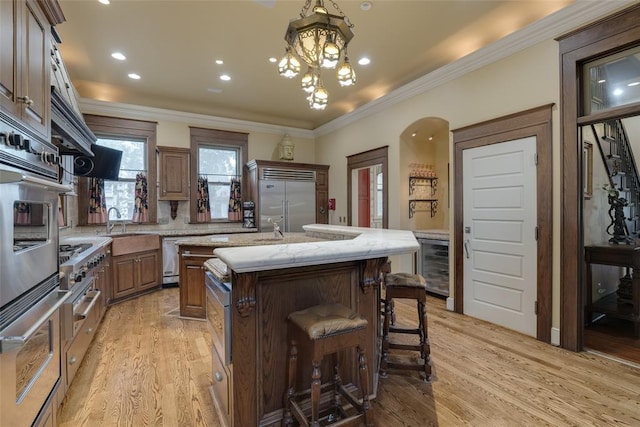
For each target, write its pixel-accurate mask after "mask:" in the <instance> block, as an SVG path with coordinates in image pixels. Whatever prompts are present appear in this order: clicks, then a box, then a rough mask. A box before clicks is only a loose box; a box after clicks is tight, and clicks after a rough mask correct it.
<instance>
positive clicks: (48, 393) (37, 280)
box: [0, 122, 71, 427]
mask: <svg viewBox="0 0 640 427" xmlns="http://www.w3.org/2000/svg"><path fill="white" fill-rule="evenodd" d="M14 129H15V128H10V127H9V126H8V125H7V124H6V123H4V122H1V123H0V231H1V235H2V238H1V239H0V378H2V387H0V425H2V426H16V427H20V426H30V425H32V424H33V423H34V422H35V421H36V420H37V418H38V415H39V414H40V413H41V411H42V410H43V408H44V407H45V406H46V405H47V402H48V400H50V399H52V398H53V396H54V395H55V392H56V390H57V388H58V387H59V384H60V379H61V368H60V357H61V356H60V333H61V332H60V307H61V306H62V305H63V304H64V303H65V302H66V301H67V300H68V299H69V298H70V296H71V293H70V292H69V291H65V290H61V289H60V278H59V268H58V221H57V218H58V196H59V194H60V193H64V192H67V191H70V190H71V188H70V187H67V186H62V185H60V184H58V181H57V176H58V155H57V149H56V148H55V146H53V145H52V144H50V143H47V142H42V141H39V140H33V141H31V140H29V139H28V138H27V137H25V136H24V135H21V134H19V133H16V132H15V130H14Z"/></svg>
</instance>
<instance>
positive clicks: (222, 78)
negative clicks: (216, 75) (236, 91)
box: [220, 74, 231, 82]
mask: <svg viewBox="0 0 640 427" xmlns="http://www.w3.org/2000/svg"><path fill="white" fill-rule="evenodd" d="M220 80H224V81H225V82H228V81H229V80H231V76H229V75H228V74H221V75H220Z"/></svg>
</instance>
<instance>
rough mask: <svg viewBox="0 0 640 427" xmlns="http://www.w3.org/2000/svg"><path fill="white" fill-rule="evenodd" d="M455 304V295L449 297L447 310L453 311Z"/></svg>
mask: <svg viewBox="0 0 640 427" xmlns="http://www.w3.org/2000/svg"><path fill="white" fill-rule="evenodd" d="M453 307H454V304H453V297H447V310H449V311H453V310H454V309H453Z"/></svg>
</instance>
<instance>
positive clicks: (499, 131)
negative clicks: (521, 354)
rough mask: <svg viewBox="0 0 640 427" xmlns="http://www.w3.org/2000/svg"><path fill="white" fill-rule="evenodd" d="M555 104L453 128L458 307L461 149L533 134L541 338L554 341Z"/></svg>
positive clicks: (457, 303)
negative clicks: (553, 138)
mask: <svg viewBox="0 0 640 427" xmlns="http://www.w3.org/2000/svg"><path fill="white" fill-rule="evenodd" d="M553 106H554V104H547V105H543V106H541V107H537V108H533V109H530V110H526V111H522V112H520V113H515V114H511V115H508V116H504V117H500V118H497V119H493V120H488V121H486V122H481V123H477V124H474V125H471V126H467V127H464V128H460V129H455V130H453V131H452V133H453V145H454V159H453V162H454V163H453V164H454V201H453V212H454V218H453V223H454V226H453V230H454V232H453V248H454V250H453V254H454V266H453V269H454V294H453V295H454V311H455V312H456V313H461V314H462V313H463V312H464V259H463V257H462V254H463V253H464V249H463V239H464V233H463V231H464V230H463V228H464V205H463V194H464V193H463V191H464V182H463V178H464V176H463V161H462V158H463V155H462V154H463V151H464V150H466V149H469V148H477V147H482V146H485V145H491V144H498V143H500V142H506V141H511V140H514V139H521V138H526V137H529V136H534V137H535V138H536V153H537V163H538V165H537V168H536V175H537V186H536V187H537V196H536V197H537V213H536V214H537V228H538V233H537V234H538V239H537V242H538V268H537V271H538V275H537V313H536V314H537V327H536V330H537V339H538V340H540V341H543V342H547V343H550V342H551V325H552V304H551V302H552V262H553V198H552V192H551V191H549V189H550V188H552V183H553V163H552V152H553V150H552V148H553V146H552V142H553V140H552V129H551V116H552V109H553Z"/></svg>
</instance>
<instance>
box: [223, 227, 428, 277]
mask: <svg viewBox="0 0 640 427" xmlns="http://www.w3.org/2000/svg"><path fill="white" fill-rule="evenodd" d="M303 229H304V230H305V232H307V234H308V235H310V236H314V235H316V236H321V235H322V236H324V237H326V238H330V239H333V240H327V241H321V242H306V243H291V244H282V245H270V246H244V247H235V248H218V249H216V250H215V251H214V252H213V253H214V254H215V255H216V256H218V257H219V258H220V259H221V260H222V261H224V262H225V263H226V264H227V266H229V268H231V269H233V270H234V271H236V272H237V273H247V272H251V271H264V270H276V269H280V268H290V267H303V266H306V265H319V264H331V263H336V262H344V261H355V260H361V259H371V258H380V257H384V256H390V255H400V254H410V253H414V252H416V251H418V249H419V245H418V242H417V241H416V239H415V237H414V235H413V232H412V231H409V230H385V229H378V228H361V227H348V226H340V225H327V224H311V225H305V226H303Z"/></svg>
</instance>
